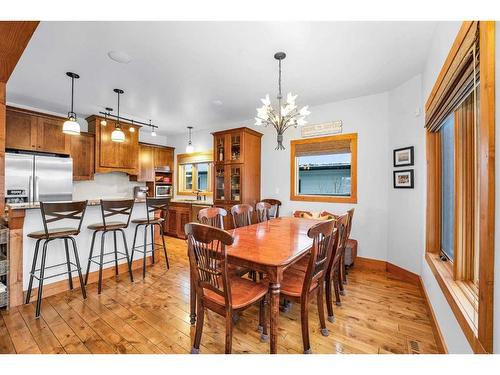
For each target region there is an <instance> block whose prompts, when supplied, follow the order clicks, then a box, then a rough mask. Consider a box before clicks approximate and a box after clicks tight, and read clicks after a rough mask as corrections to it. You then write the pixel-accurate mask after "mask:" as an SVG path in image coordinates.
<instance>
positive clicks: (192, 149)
mask: <svg viewBox="0 0 500 375" xmlns="http://www.w3.org/2000/svg"><path fill="white" fill-rule="evenodd" d="M186 152H187V153H188V154H191V153H193V152H194V146H193V144H192V143H191V142H190V143H188V145H187V146H186Z"/></svg>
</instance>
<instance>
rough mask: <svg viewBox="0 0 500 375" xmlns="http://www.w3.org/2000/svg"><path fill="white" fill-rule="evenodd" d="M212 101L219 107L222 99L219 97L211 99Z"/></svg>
mask: <svg viewBox="0 0 500 375" xmlns="http://www.w3.org/2000/svg"><path fill="white" fill-rule="evenodd" d="M212 103H213V104H214V105H216V106H218V107H220V106H221V105H222V104H224V103H222V100H219V99H215V100H212Z"/></svg>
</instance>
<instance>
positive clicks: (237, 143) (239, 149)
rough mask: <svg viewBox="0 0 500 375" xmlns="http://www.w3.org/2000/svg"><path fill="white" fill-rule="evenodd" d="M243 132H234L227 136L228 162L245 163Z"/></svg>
mask: <svg viewBox="0 0 500 375" xmlns="http://www.w3.org/2000/svg"><path fill="white" fill-rule="evenodd" d="M243 136H244V135H243V132H242V131H234V132H230V133H228V134H226V144H227V156H226V162H229V163H242V162H243Z"/></svg>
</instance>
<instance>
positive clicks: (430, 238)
mask: <svg viewBox="0 0 500 375" xmlns="http://www.w3.org/2000/svg"><path fill="white" fill-rule="evenodd" d="M476 22H477V21H476ZM474 24H475V23H474V22H472V21H467V22H464V23H463V24H462V27H461V28H460V31H459V32H458V35H457V37H456V39H455V41H454V43H453V46H452V48H451V50H450V52H449V54H448V57H447V59H446V61H445V63H444V65H443V67H442V69H441V71H440V74H439V76H438V79H437V81H436V83H435V84H434V87H433V89H432V91H431V94H430V95H429V98H428V100H427V102H426V106H425V108H426V113H427V111H428V109H429V108H430V107H431V106H433V105H436V102H438V100H439V99H437V95H436V93H437V92H438V91H439V89H440V86H441V85H442V84H443V83H444V82H445V80H446V78H445V77H446V76H447V75H448V76H449V70H450V69H453V66H454V60H455V59H456V58H459V57H458V56H459V52H460V50H461V46H462V43H463V42H464V40H465V38H466V36H467V34H468V32H469V30H470V29H471V27H472V26H473V25H474ZM462 51H463V49H462ZM479 53H480V57H479V64H480V72H479V73H480V78H479V82H480V86H479V95H480V105H479V108H478V116H479V136H478V158H479V162H478V164H477V167H478V176H479V181H478V189H479V192H480V200H479V202H478V204H479V207H478V209H479V218H480V219H479V233H478V236H479V248H478V249H476V250H477V251H479V255H478V259H479V265H478V267H479V272H478V273H479V281H478V286H477V288H475V289H474V288H471V285H469V284H470V283H468V282H463V281H459V280H455V270H454V269H453V265H452V264H450V262H445V261H442V260H441V259H440V257H439V252H440V242H441V233H440V232H441V213H440V209H441V197H440V186H441V181H440V178H441V177H440V176H441V175H440V172H441V171H440V165H441V160H440V138H439V133H433V132H429V131H426V149H427V150H426V151H427V152H426V153H427V222H426V254H425V259H426V261H427V263H428V264H429V267H430V269H431V271H432V273H433V274H434V276H435V278H436V280H437V282H438V284H439V286H440V288H441V290H442V292H443V294H444V296H445V298H446V300H447V301H448V303H449V305H450V307H451V309H452V311H453V313H454V315H455V317H456V319H457V321H458V323H459V325H460V327H461V328H462V331H463V332H464V334H465V336H466V338H467V340H468V342H469V344H470V345H471V347H472V350H473V351H474V352H475V353H492V351H493V274H494V232H495V228H494V219H495V157H494V150H495V22H492V21H480V22H479ZM476 290H477V296H473V295H472V294H474V293H475V292H476ZM475 299H476V303H477V307H476V306H474V300H475ZM476 311H477V313H476Z"/></svg>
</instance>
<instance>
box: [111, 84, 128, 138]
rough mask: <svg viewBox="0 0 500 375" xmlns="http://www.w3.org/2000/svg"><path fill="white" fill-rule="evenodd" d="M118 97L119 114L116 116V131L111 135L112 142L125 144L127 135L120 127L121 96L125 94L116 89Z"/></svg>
mask: <svg viewBox="0 0 500 375" xmlns="http://www.w3.org/2000/svg"><path fill="white" fill-rule="evenodd" d="M113 91H114V92H116V95H117V96H118V112H117V116H116V125H115V130H113V132H112V133H111V140H112V141H113V142H125V133H124V132H123V130H122V128H121V126H120V95H121V94H123V93H124V91H123V90H121V89H114V90H113Z"/></svg>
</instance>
